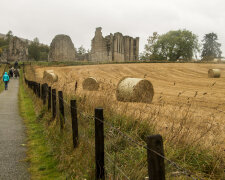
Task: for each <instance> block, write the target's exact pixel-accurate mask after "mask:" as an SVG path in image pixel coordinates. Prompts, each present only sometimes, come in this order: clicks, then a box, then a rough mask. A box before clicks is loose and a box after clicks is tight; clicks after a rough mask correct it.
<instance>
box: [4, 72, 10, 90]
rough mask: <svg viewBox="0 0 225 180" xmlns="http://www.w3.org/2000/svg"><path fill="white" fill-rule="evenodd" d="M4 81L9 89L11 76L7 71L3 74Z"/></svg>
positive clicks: (6, 88)
mask: <svg viewBox="0 0 225 180" xmlns="http://www.w3.org/2000/svg"><path fill="white" fill-rule="evenodd" d="M3 82H4V83H5V90H8V82H9V76H8V74H7V72H5V74H4V76H3Z"/></svg>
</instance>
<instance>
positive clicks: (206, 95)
mask: <svg viewBox="0 0 225 180" xmlns="http://www.w3.org/2000/svg"><path fill="white" fill-rule="evenodd" d="M209 68H220V69H221V70H222V73H223V72H224V70H225V65H223V64H188V63H187V64H171V63H170V64H153V63H152V64H107V65H91V66H68V67H37V66H36V67H35V68H34V69H35V77H33V79H34V78H36V80H37V81H42V75H43V71H44V70H45V69H53V70H54V71H55V73H56V74H57V75H58V76H59V81H58V82H57V83H54V84H51V85H52V87H55V88H56V89H57V90H63V91H64V92H66V93H67V95H70V96H75V95H76V96H80V97H83V99H85V101H86V102H85V103H86V104H88V105H89V107H91V108H92V109H93V108H94V107H99V106H102V107H104V109H106V110H110V111H114V112H116V113H118V114H120V115H127V116H130V117H135V118H136V119H138V120H139V121H141V122H145V123H149V125H150V126H154V128H155V130H156V132H157V133H160V134H162V135H163V137H164V141H165V143H166V144H173V148H181V149H183V150H185V148H187V149H188V148H189V149H190V148H193V149H195V150H196V149H197V150H199V151H200V150H206V151H207V152H208V153H209V154H211V155H212V158H215V159H217V158H218V159H219V162H218V164H217V163H216V164H208V166H209V167H210V168H211V169H210V170H209V169H208V170H206V169H207V168H208V167H207V168H206V166H205V165H204V163H206V161H208V160H209V159H207V160H205V159H204V157H203V156H202V157H201V155H200V154H199V155H198V157H197V158H198V162H195V163H198V166H204V167H202V168H203V169H204V170H203V171H209V172H206V173H210V175H209V179H210V177H211V176H213V174H214V173H215V172H214V171H216V169H218V168H219V169H221V168H224V163H223V162H221V159H222V158H223V157H224V146H225V144H224V138H225V133H224V129H225V123H224V121H225V120H224V119H225V118H224V117H225V108H224V103H225V96H224V95H223V94H224V91H225V75H224V74H222V77H221V78H218V79H210V78H208V75H207V72H208V69H209ZM89 76H92V77H95V78H96V79H97V80H98V81H99V82H100V90H99V91H98V92H87V91H83V90H82V81H83V80H84V79H85V78H87V77H89ZM124 76H130V77H140V78H145V79H147V80H150V81H151V82H152V84H153V86H154V91H155V96H154V98H153V102H152V103H151V104H144V103H124V102H118V101H117V100H116V97H115V90H116V87H117V83H118V81H119V80H120V79H121V78H123V77H124ZM29 77H31V76H29ZM76 81H77V82H78V89H77V91H76V93H75V90H74V86H75V82H76ZM42 82H43V81H42ZM49 84H50V83H49ZM126 121H129V119H126ZM131 135H132V133H131ZM167 148H168V147H167ZM166 151H167V150H166ZM187 151H188V150H187ZM174 153H175V152H174ZM176 153H177V152H176ZM169 154H170V155H171V151H170V153H169ZM181 154H182V153H181ZM181 154H180V155H181ZM180 155H178V156H180ZM184 155H185V152H184ZM189 155H190V153H189ZM195 155H196V154H195ZM173 156H174V155H171V157H173ZM175 156H176V155H175ZM193 156H194V154H193ZM205 157H206V156H205ZM210 157H211V156H210ZM173 158H174V157H173ZM182 158H184V161H188V160H187V159H189V160H190V159H191V157H188V155H187V156H186V158H185V157H182ZM194 158H195V157H194ZM207 158H208V157H207ZM199 159H201V162H200V161H199ZM196 161H197V160H196ZM209 161H210V160H209ZM189 163H190V162H189ZM193 163H194V162H193ZM221 163H222V166H223V167H221ZM217 166H218V167H217ZM220 177H221V176H220Z"/></svg>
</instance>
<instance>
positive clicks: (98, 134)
mask: <svg viewBox="0 0 225 180" xmlns="http://www.w3.org/2000/svg"><path fill="white" fill-rule="evenodd" d="M103 121H104V118H103V109H102V108H96V109H95V163H96V167H95V168H96V174H95V175H96V180H100V179H101V180H105V165H104V124H103Z"/></svg>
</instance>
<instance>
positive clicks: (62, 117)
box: [58, 91, 65, 130]
mask: <svg viewBox="0 0 225 180" xmlns="http://www.w3.org/2000/svg"><path fill="white" fill-rule="evenodd" d="M58 98H59V113H60V115H59V119H60V128H61V130H62V129H63V127H64V124H65V115H64V102H63V92H62V91H58Z"/></svg>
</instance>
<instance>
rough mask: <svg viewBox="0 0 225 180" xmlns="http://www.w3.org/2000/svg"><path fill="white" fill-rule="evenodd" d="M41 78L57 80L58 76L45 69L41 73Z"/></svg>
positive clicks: (50, 80) (51, 80)
mask: <svg viewBox="0 0 225 180" xmlns="http://www.w3.org/2000/svg"><path fill="white" fill-rule="evenodd" d="M43 79H44V80H46V81H49V82H56V81H58V76H57V74H55V73H54V71H53V70H45V71H44V73H43Z"/></svg>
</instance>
